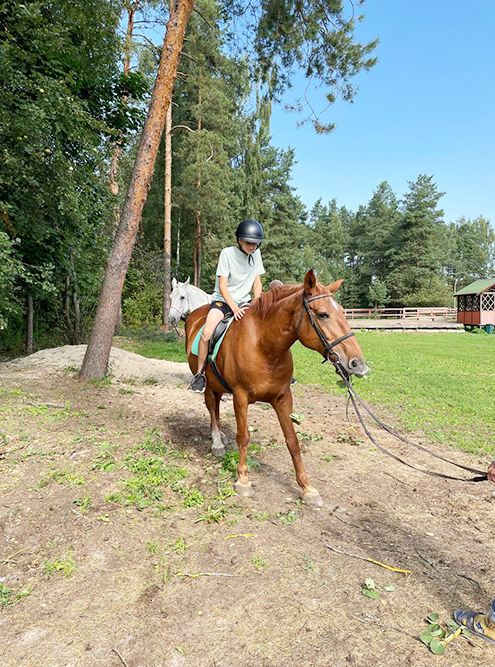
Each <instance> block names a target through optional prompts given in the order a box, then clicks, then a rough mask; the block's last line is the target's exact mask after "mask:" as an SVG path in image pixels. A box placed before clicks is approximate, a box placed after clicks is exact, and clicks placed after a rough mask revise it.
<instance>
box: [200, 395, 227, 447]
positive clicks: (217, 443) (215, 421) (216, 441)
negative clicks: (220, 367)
mask: <svg viewBox="0 0 495 667" xmlns="http://www.w3.org/2000/svg"><path fill="white" fill-rule="evenodd" d="M205 403H206V407H207V408H208V412H209V413H210V421H211V438H212V440H213V444H212V446H211V453H212V454H213V456H223V455H224V454H225V447H224V444H223V440H222V435H223V434H222V432H221V431H220V426H219V416H220V408H219V405H220V394H218V393H217V392H213V391H212V390H211V389H209V388H208V386H207V387H206V390H205Z"/></svg>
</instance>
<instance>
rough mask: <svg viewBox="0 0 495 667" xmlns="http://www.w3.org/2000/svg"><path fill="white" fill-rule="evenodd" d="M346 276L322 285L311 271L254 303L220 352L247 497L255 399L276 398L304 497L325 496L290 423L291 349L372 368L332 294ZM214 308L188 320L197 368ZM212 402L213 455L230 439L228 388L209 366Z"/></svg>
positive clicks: (317, 501) (345, 365) (353, 370)
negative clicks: (223, 411)
mask: <svg viewBox="0 0 495 667" xmlns="http://www.w3.org/2000/svg"><path fill="white" fill-rule="evenodd" d="M342 282H343V281H342V280H338V281H337V282H334V283H332V284H331V285H327V286H325V285H321V284H320V283H318V282H317V281H316V278H315V275H314V273H313V271H308V273H307V274H306V276H305V280H304V285H285V286H283V287H276V288H274V289H272V290H270V291H269V292H264V293H263V294H261V296H260V297H259V298H258V299H256V300H255V301H253V302H252V304H251V306H250V308H249V310H248V311H247V312H246V314H245V315H244V317H243V318H242V319H241V320H239V321H237V322H233V323H232V325H231V327H230V329H229V330H228V331H227V334H226V335H225V338H224V341H223V343H222V345H221V347H220V351H219V353H218V356H217V360H216V361H217V367H218V370H219V371H220V374H221V376H222V377H223V379H224V380H225V381H226V382H227V384H228V385H229V386H230V387H231V388H232V393H233V397H234V411H235V417H236V422H237V437H236V439H237V445H238V447H239V465H238V467H237V482H236V484H235V490H236V492H237V493H238V494H239V495H240V496H251V495H253V493H254V492H253V489H252V487H251V483H250V482H249V480H248V469H247V446H248V443H249V431H248V424H247V412H248V406H249V404H250V403H254V402H256V401H263V402H266V403H270V404H271V405H272V407H273V408H274V410H275V412H276V413H277V417H278V420H279V422H280V425H281V427H282V430H283V432H284V436H285V441H286V443H287V447H288V449H289V452H290V455H291V457H292V461H293V464H294V469H295V471H296V480H297V483H298V484H299V486H300V488H301V495H302V498H303V500H304V501H305V502H307V503H309V504H312V505H321V504H322V500H321V498H320V494H319V493H318V491H317V490H316V489H315V488H314V486H313V485H312V484H311V482H310V480H309V477H308V474H307V473H306V470H305V468H304V465H303V462H302V459H301V451H300V448H299V442H298V440H297V436H296V432H295V430H294V425H293V423H292V420H291V417H290V415H291V413H292V393H291V390H290V381H291V378H292V354H291V352H290V348H291V346H292V345H293V343H295V341H296V340H298V339H299V340H300V341H301V343H302V344H303V345H305V346H306V347H308V348H310V349H312V350H317V351H318V352H320V353H321V354H322V355H323V356H324V357H325V358H328V359H329V360H330V361H332V362H333V363H334V364H335V365H336V366H337V367H338V368H339V370H340V372H342V373H345V374H347V375H351V374H354V375H358V376H362V375H364V374H365V373H366V372H367V370H368V367H367V366H366V363H365V361H364V359H363V353H362V351H361V348H360V346H359V343H358V342H357V340H356V338H355V336H354V335H353V333H352V331H351V329H350V327H349V324H348V323H347V320H346V318H345V314H344V310H343V308H342V307H341V306H340V305H339V304H338V303H337V302H336V301H335V300H334V298H333V296H332V295H333V294H334V293H335V292H336V291H337V290H338V289H339V287H340V286H341V284H342ZM208 309H209V306H202V307H201V308H198V309H197V310H195V311H194V312H192V313H191V314H190V315H189V316H188V318H187V320H186V350H187V357H188V361H189V366H190V368H191V371H192V372H193V373H196V371H197V364H198V358H197V356H196V355H193V354H191V347H192V344H193V341H194V339H195V337H196V335H197V333H198V331H199V330H200V328H201V326H202V325H203V324H204V322H205V318H206V315H207V313H208ZM335 348H337V349H335ZM206 376H207V381H208V383H207V387H206V391H205V402H206V406H207V408H208V411H209V413H210V417H211V433H212V438H213V446H212V450H211V451H212V453H213V454H214V455H216V456H222V455H223V454H224V453H225V448H224V443H225V436H224V434H223V433H222V432H221V431H220V428H219V413H220V410H219V407H220V398H221V396H222V394H223V393H225V391H226V390H225V388H224V387H223V386H222V384H221V383H220V382H219V380H218V379H217V378H216V377H215V375H214V374H213V372H212V370H211V368H210V367H209V366H208V369H207V372H206Z"/></svg>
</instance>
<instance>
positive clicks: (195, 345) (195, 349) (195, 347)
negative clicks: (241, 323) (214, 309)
mask: <svg viewBox="0 0 495 667" xmlns="http://www.w3.org/2000/svg"><path fill="white" fill-rule="evenodd" d="M233 321H234V318H232V319H231V320H230V322H229V323H228V324H227V326H226V328H225V331H224V332H223V333H222V335H221V336H220V338H219V339H218V340H217V342H216V343H215V347H214V348H213V353H212V354H211V355H210V356H209V357H208V359H213V361H215V360H216V358H217V354H218V351H219V349H220V345H221V344H222V342H223V339H224V338H225V334H226V333H227V331H228V330H229V328H230V325H231V324H232V322H233ZM204 328H205V327H204V325H203V326H202V327H201V329H200V330H199V331H198V333H197V334H196V338H195V339H194V342H193V344H192V348H191V352H192V353H193V354H195V355H196V356H198V352H199V339H200V338H201V334H202V333H203V329H204ZM213 335H215V333H213Z"/></svg>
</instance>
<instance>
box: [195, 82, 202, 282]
mask: <svg viewBox="0 0 495 667" xmlns="http://www.w3.org/2000/svg"><path fill="white" fill-rule="evenodd" d="M202 103H203V97H202V95H201V86H200V87H199V88H198V113H199V118H198V129H197V132H201V128H202V120H201V107H202ZM198 146H199V143H198ZM199 152H200V149H199V147H198V153H199ZM198 158H199V155H198ZM198 162H199V160H198ZM200 187H201V172H199V173H198V180H197V181H196V190H198V191H199V189H200ZM193 268H194V278H193V282H194V284H195V285H196V287H200V286H201V211H198V210H196V211H194V253H193Z"/></svg>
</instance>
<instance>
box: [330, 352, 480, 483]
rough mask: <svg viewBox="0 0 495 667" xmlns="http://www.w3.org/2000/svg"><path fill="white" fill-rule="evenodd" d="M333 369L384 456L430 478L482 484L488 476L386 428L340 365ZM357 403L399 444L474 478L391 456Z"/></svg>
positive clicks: (360, 421)
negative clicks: (401, 443) (412, 448)
mask: <svg viewBox="0 0 495 667" xmlns="http://www.w3.org/2000/svg"><path fill="white" fill-rule="evenodd" d="M335 367H336V369H337V373H338V375H340V377H341V378H342V379H343V380H344V382H345V384H346V386H347V391H348V395H349V399H350V400H351V403H352V407H353V408H354V411H355V413H356V415H357V418H358V420H359V423H360V424H361V426H362V428H363V430H364V432H365V433H366V435H367V436H368V438H369V439H370V440H371V442H372V443H373V444H374V445H375V446H376V447H377V448H378V449H379V450H380V451H381V452H383V453H384V454H386V455H387V456H390V457H391V458H393V459H395V460H396V461H399V463H402V464H403V465H405V466H407V467H408V468H412V469H413V470H417V471H418V472H422V473H424V474H425V475H430V476H431V477H441V478H443V479H453V480H456V481H458V482H484V481H485V480H486V479H487V478H488V476H487V473H486V472H483V471H482V470H477V469H476V468H469V467H468V466H464V465H462V464H461V463H455V462H454V461H450V460H449V459H446V458H445V457H443V456H440V454H435V453H434V452H432V451H430V450H429V449H427V448H426V447H423V446H422V445H418V443H416V442H412V441H411V440H408V439H407V438H406V437H405V436H403V435H401V434H400V433H398V432H397V431H396V430H395V429H393V428H392V427H390V426H388V425H387V424H385V423H384V422H382V421H381V420H380V419H378V417H377V416H376V415H375V414H374V413H373V412H372V411H371V410H370V408H369V407H368V406H367V405H366V403H365V402H364V401H363V399H362V398H361V397H360V396H359V395H358V393H357V392H356V390H355V389H354V387H353V386H352V384H351V383H350V382H349V380H348V379H347V377H346V375H347V374H346V372H345V370H344V369H343V368H342V367H341V365H340V363H338V365H337V364H335ZM356 399H357V401H358V402H359V403H360V405H361V406H362V407H363V408H364V409H365V410H366V412H367V413H368V414H369V415H370V417H371V418H372V419H373V420H374V421H375V422H376V424H377V425H378V426H379V427H380V428H381V429H382V430H384V431H386V432H387V433H389V434H390V435H392V436H393V437H394V438H397V439H398V440H400V441H401V442H404V443H406V444H408V445H412V446H413V447H416V449H419V450H421V451H423V452H425V453H426V454H429V455H430V456H434V457H435V458H437V459H440V460H441V461H444V462H445V463H449V464H450V465H453V466H456V467H457V468H461V469H462V470H467V471H468V472H471V473H474V474H475V477H471V478H465V477H454V476H452V475H446V474H444V473H441V472H434V471H431V470H423V469H422V468H418V467H417V466H414V465H413V464H412V463H408V462H407V461H404V460H403V459H401V458H400V457H399V456H397V455H396V454H393V453H392V452H390V451H388V449H385V447H382V445H379V444H378V443H377V442H376V440H375V439H374V438H373V436H372V434H371V433H370V431H369V430H368V428H367V427H366V424H365V422H364V419H363V417H362V415H361V412H360V410H359V408H358V406H357V403H356Z"/></svg>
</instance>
